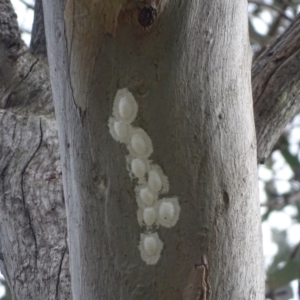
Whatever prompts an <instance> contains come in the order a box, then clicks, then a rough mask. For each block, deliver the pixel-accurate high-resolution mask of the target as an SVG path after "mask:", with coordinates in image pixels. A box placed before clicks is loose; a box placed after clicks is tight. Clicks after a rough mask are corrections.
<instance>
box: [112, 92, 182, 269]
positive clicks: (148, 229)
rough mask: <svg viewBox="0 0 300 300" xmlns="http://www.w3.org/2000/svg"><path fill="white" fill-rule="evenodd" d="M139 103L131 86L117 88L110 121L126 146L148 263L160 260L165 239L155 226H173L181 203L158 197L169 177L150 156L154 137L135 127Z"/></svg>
mask: <svg viewBox="0 0 300 300" xmlns="http://www.w3.org/2000/svg"><path fill="white" fill-rule="evenodd" d="M137 112H138V105H137V103H136V101H135V99H134V97H133V95H132V93H130V92H129V91H128V89H126V88H125V89H120V90H118V92H117V94H116V96H115V100H114V106H113V116H112V117H111V118H110V119H109V121H108V127H109V132H110V134H111V135H112V137H113V138H114V139H115V140H116V141H118V142H120V143H124V144H126V146H127V149H128V151H129V155H128V156H127V163H128V170H129V174H130V177H131V179H132V180H135V181H136V180H137V185H136V187H135V193H136V201H137V204H138V211H137V218H138V222H139V224H140V225H141V227H142V228H144V229H145V233H142V234H141V239H140V244H139V250H140V252H141V257H142V259H143V260H144V261H145V262H146V264H148V265H153V264H156V263H157V262H158V260H159V257H160V253H161V250H162V248H163V243H162V241H161V240H160V239H159V236H158V234H157V233H156V232H153V230H154V228H157V227H158V226H159V225H161V226H164V227H172V226H174V225H175V224H176V223H177V221H178V218H179V213H180V206H179V203H178V199H177V198H176V197H172V198H162V199H159V197H160V195H163V194H166V193H168V192H169V181H168V178H167V176H166V175H165V174H164V173H163V171H162V169H161V168H160V167H159V166H158V165H155V164H153V163H152V161H151V160H149V157H150V155H151V154H152V152H153V147H152V141H151V139H150V137H149V136H148V134H147V133H146V132H145V131H144V130H143V129H142V128H137V127H133V126H132V125H131V123H132V122H133V121H134V120H135V118H136V116H137Z"/></svg>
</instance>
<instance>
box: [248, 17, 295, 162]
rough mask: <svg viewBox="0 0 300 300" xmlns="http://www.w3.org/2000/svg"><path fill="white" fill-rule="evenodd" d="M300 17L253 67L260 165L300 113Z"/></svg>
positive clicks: (253, 89)
mask: <svg viewBox="0 0 300 300" xmlns="http://www.w3.org/2000/svg"><path fill="white" fill-rule="evenodd" d="M299 36H300V15H298V16H297V17H296V18H295V20H294V22H293V23H292V24H291V26H290V27H289V28H288V29H287V30H286V31H285V32H284V34H283V35H281V36H280V37H279V38H278V39H277V40H276V41H275V42H274V43H273V44H272V45H271V46H270V47H268V48H267V49H266V51H264V52H263V53H262V55H261V56H259V57H258V59H257V60H255V62H254V64H253V67H252V91H253V101H254V117H255V125H256V134H257V151H258V153H257V155H258V161H259V162H263V161H264V160H265V158H266V157H267V156H268V155H269V153H270V151H271V150H272V148H273V146H274V144H275V143H276V141H277V139H278V138H279V136H280V134H281V133H282V131H283V129H284V127H285V125H286V124H287V123H288V122H289V121H290V120H291V119H292V117H293V116H294V115H295V114H296V112H297V111H298V110H299V109H300V101H299V97H300V39H299Z"/></svg>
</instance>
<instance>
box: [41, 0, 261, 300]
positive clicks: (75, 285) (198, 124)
mask: <svg viewBox="0 0 300 300" xmlns="http://www.w3.org/2000/svg"><path fill="white" fill-rule="evenodd" d="M101 3H102V4H101ZM101 3H100V2H99V3H98V2H95V3H93V2H90V1H72V0H69V1H67V3H65V2H63V1H58V0H57V1H44V2H43V5H44V8H45V24H46V37H47V45H48V58H49V62H50V74H51V82H52V88H53V96H54V100H55V106H56V113H57V119H58V125H59V126H58V128H59V136H60V150H61V155H62V156H61V158H62V166H63V180H64V193H65V198H66V205H67V218H68V238H69V249H70V267H71V276H72V294H73V297H74V299H185V300H186V299H192V298H193V299H194V298H195V297H196V295H198V296H197V297H198V299H201V300H203V299H205V298H204V295H203V293H204V290H203V286H204V285H206V284H207V282H201V278H200V277H201V276H200V275H199V274H197V270H196V271H195V263H197V261H198V260H199V258H200V257H201V255H203V254H205V255H206V256H207V258H208V264H209V268H208V271H209V277H208V278H209V283H210V286H211V293H212V295H211V299H214V300H215V299H222V300H225V299H263V296H264V295H263V285H264V284H263V277H264V276H263V266H262V250H261V233H260V231H261V229H260V214H259V201H258V197H257V174H256V138H255V130H254V119H253V113H252V100H251V84H250V69H251V62H250V60H251V51H250V48H249V42H248V32H247V1H240V0H237V1H224V0H222V1H221V0H220V1H202V2H199V1H170V2H169V3H168V4H167V6H166V8H165V11H164V12H163V13H162V14H161V15H160V16H159V17H158V18H157V21H156V22H155V24H154V25H153V26H152V28H150V29H149V30H146V31H145V30H143V29H142V28H141V27H140V26H139V25H138V23H137V22H136V18H135V17H136V14H137V9H136V2H135V1H132V2H130V3H129V4H128V5H129V6H128V7H123V8H124V10H123V11H122V12H121V13H120V14H119V16H118V11H117V13H116V14H114V13H113V11H112V10H113V9H114V8H115V7H118V4H119V1H118V0H117V1H113V2H105V1H103V2H101ZM108 3H110V4H111V7H109V5H108ZM120 3H121V5H123V2H120ZM106 4H107V6H105V5H106ZM101 5H104V6H101ZM127 8H128V10H127ZM105 9H106V11H105V12H106V13H107V14H106V15H105V16H106V19H103V15H101V13H103V10H105ZM110 9H111V11H109V10H110ZM114 12H116V11H114ZM115 17H117V18H115ZM103 25H104V27H105V28H106V29H107V31H109V32H106V31H105V30H104V29H103ZM124 87H127V88H129V89H130V90H131V91H132V92H133V94H134V96H135V97H136V100H137V102H138V105H139V112H138V119H137V121H136V123H135V125H136V126H139V127H142V128H143V129H145V130H146V132H147V133H148V134H149V136H150V137H151V138H152V142H153V145H154V154H153V155H152V157H151V158H152V159H153V160H154V161H155V162H157V163H159V164H160V165H161V166H162V167H163V169H164V171H165V173H166V174H167V176H168V177H169V180H170V187H171V188H170V192H171V194H172V195H177V196H178V197H179V201H180V205H181V214H180V219H179V222H178V224H177V225H176V227H175V228H172V229H159V235H160V237H161V239H162V241H163V243H164V249H163V252H162V257H161V258H160V260H159V262H158V263H157V265H155V266H147V265H146V264H145V263H144V262H143V261H142V260H141V258H140V253H139V250H138V247H137V246H138V243H139V236H140V233H141V228H140V227H139V225H138V223H137V219H136V210H137V205H136V201H135V194H134V190H133V188H134V186H133V184H132V183H131V181H130V179H129V176H128V173H127V171H126V163H125V155H126V153H127V150H126V149H125V147H124V146H123V145H121V144H118V143H116V142H115V141H114V140H113V139H112V137H111V136H110V134H109V132H108V126H107V122H108V118H109V116H110V115H111V113H112V106H113V99H114V96H115V94H116V92H117V90H118V89H119V88H124ZM195 272H196V273H195ZM193 276H195V277H196V278H193ZM197 276H199V278H198V279H199V280H198V279H197ZM194 280H195V281H194ZM195 283H196V284H195ZM189 284H192V292H191V293H190V295H191V296H190V295H188V294H189V293H185V292H184V291H185V290H186V288H187V287H188V286H189ZM202 284H203V285H202ZM200 294H202V296H200ZM206 296H208V295H207V294H206Z"/></svg>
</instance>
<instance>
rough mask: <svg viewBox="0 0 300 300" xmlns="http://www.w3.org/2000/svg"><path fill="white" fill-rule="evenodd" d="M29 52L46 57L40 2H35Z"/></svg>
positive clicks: (38, 0) (42, 14)
mask: <svg viewBox="0 0 300 300" xmlns="http://www.w3.org/2000/svg"><path fill="white" fill-rule="evenodd" d="M30 50H31V52H32V53H34V54H41V55H47V48H46V37H45V26H44V12H43V3H42V0H35V6H34V20H33V25H32V32H31V42H30Z"/></svg>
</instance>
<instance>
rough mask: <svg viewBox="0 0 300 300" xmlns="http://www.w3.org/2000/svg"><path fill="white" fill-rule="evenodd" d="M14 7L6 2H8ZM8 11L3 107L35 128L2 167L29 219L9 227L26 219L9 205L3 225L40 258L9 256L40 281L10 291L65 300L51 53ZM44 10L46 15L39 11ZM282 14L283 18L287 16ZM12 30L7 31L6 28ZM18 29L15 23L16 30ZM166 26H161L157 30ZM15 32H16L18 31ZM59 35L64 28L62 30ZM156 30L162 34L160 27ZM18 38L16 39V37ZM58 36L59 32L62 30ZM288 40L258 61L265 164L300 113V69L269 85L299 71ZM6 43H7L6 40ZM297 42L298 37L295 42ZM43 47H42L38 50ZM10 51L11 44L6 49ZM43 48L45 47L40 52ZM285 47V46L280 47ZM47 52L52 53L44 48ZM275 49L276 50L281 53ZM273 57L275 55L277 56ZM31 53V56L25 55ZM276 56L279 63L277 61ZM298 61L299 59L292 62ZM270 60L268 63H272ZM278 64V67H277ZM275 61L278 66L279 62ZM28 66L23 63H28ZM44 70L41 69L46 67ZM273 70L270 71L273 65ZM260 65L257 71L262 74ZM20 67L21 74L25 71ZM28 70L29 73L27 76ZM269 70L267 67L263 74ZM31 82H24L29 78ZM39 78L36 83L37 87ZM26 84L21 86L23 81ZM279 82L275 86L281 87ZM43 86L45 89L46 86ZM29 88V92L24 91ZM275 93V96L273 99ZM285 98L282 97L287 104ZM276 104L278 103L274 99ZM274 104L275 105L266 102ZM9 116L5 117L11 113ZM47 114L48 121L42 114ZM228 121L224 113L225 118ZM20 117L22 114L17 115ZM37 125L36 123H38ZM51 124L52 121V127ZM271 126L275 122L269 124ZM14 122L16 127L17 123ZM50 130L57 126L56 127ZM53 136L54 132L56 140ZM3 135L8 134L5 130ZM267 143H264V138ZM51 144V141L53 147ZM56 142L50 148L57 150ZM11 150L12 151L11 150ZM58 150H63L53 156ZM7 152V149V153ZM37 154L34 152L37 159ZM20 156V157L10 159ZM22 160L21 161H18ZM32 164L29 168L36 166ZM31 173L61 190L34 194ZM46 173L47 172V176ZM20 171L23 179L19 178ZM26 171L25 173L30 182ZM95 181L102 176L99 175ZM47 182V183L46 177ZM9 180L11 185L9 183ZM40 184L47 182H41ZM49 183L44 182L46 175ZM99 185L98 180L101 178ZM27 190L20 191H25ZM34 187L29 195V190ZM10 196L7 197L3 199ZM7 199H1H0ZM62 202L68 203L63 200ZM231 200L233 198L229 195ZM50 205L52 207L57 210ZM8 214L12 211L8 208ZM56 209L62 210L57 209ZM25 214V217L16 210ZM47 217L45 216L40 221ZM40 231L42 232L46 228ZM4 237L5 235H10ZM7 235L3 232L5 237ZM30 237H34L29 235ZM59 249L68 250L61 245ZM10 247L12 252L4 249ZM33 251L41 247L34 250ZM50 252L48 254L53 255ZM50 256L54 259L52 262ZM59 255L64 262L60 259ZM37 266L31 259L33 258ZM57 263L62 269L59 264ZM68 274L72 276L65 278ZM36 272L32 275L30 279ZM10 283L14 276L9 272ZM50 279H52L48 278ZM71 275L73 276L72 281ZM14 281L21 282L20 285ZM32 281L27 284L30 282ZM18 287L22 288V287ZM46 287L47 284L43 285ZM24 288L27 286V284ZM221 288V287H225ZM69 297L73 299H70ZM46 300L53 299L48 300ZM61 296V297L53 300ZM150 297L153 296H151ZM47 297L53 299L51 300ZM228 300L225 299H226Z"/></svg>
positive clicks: (258, 108) (258, 121)
mask: <svg viewBox="0 0 300 300" xmlns="http://www.w3.org/2000/svg"><path fill="white" fill-rule="evenodd" d="M5 4H7V5H8V3H4V5H5ZM7 7H8V6H5V9H3V11H4V12H5V13H7V12H8V13H10V15H9V16H7V15H5V16H3V19H5V20H9V22H8V21H6V23H5V22H4V26H3V28H2V31H1V33H2V41H3V44H4V54H5V56H3V57H5V58H8V60H6V59H5V60H4V61H5V62H7V61H8V62H9V64H8V63H6V64H5V63H4V62H3V65H4V67H3V69H2V73H3V74H4V75H3V82H4V83H3V86H4V87H5V88H4V91H5V92H6V94H5V96H4V97H3V98H2V99H3V103H4V106H3V107H4V108H5V113H6V114H7V111H9V112H10V113H11V112H13V113H14V114H15V115H17V116H18V117H20V115H21V116H22V115H23V114H24V115H25V116H26V117H25V120H27V119H28V116H30V119H31V120H30V121H31V123H30V126H28V128H27V130H28V133H27V134H22V138H23V139H24V141H22V142H20V139H19V140H18V139H17V138H16V137H15V134H14V131H13V133H10V136H11V137H13V139H11V140H12V141H11V142H10V143H8V145H9V146H7V142H6V147H7V148H6V152H7V153H9V154H10V155H11V156H9V155H8V154H7V156H8V158H7V160H5V163H3V165H4V167H3V170H4V171H3V172H2V173H1V174H3V175H2V178H4V179H3V182H4V184H3V186H4V187H5V188H3V199H15V198H13V197H12V196H9V195H14V196H15V195H17V196H16V199H19V198H22V202H23V206H22V209H23V210H24V220H22V222H23V223H22V224H18V226H17V225H14V226H12V225H11V224H8V225H7V224H5V223H6V222H7V219H8V217H7V216H8V215H9V216H10V218H9V219H10V220H9V221H10V222H12V221H13V222H14V221H15V220H14V218H12V217H11V216H12V215H13V213H14V214H15V215H16V217H18V219H20V212H19V211H20V210H21V211H22V209H21V208H19V211H18V210H16V209H15V207H11V210H7V208H6V206H5V207H4V208H3V211H4V212H5V213H6V214H3V216H2V223H1V224H2V228H8V230H7V232H8V233H7V238H8V239H9V237H10V236H11V227H13V228H15V229H16V231H18V234H17V233H16V232H14V233H13V234H14V236H16V237H17V238H16V240H15V241H14V242H16V241H19V240H18V237H19V238H20V241H21V242H20V244H24V240H25V241H27V244H26V245H28V240H29V241H30V237H29V236H28V231H31V235H32V238H31V240H32V242H31V243H29V245H31V247H32V248H30V247H27V249H24V251H25V250H27V251H28V250H29V251H28V252H29V253H26V255H25V256H24V257H27V258H29V257H31V256H32V254H33V253H34V254H35V255H34V256H33V259H32V262H29V265H30V267H29V266H28V259H27V260H26V259H25V261H26V266H25V267H24V265H23V264H22V263H23V260H24V259H20V261H18V263H17V264H13V263H14V262H13V260H14V259H15V257H14V256H13V255H10V257H11V260H12V262H11V264H12V265H13V266H12V267H11V269H10V266H9V267H8V265H9V264H8V262H7V260H4V262H5V266H6V268H8V271H9V272H10V273H11V274H18V272H16V270H18V269H19V270H21V271H20V274H22V276H23V277H22V278H31V277H27V273H26V272H24V270H25V271H26V270H28V272H29V273H30V272H31V273H34V279H33V280H32V282H34V283H36V284H32V286H31V287H30V288H29V287H28V285H24V279H23V281H22V282H21V283H20V282H19V280H20V279H19V278H18V276H15V275H11V276H10V277H11V280H12V282H11V283H10V285H11V286H13V287H14V290H17V289H20V291H19V293H20V294H19V295H22V299H24V295H28V297H30V296H31V297H32V296H35V297H36V298H42V294H41V293H45V294H44V295H45V296H46V295H47V297H48V298H49V295H51V297H53V299H56V298H59V299H69V298H68V297H69V296H68V292H67V291H68V288H69V282H68V277H66V276H68V274H67V271H66V270H67V261H68V256H67V254H68V252H67V250H66V242H65V235H64V234H56V235H57V236H56V238H57V240H52V238H53V230H54V231H57V230H58V231H60V232H61V233H64V232H65V231H64V226H63V225H62V224H60V225H59V226H58V225H57V224H55V225H56V226H55V228H52V229H51V232H48V231H47V230H49V228H48V227H49V226H48V225H49V224H53V223H54V222H53V219H52V220H50V219H48V220H47V218H46V217H45V216H48V217H51V218H53V217H54V219H55V220H57V215H59V218H58V219H61V220H62V222H64V221H65V220H64V211H63V207H62V206H61V204H62V201H58V203H56V202H54V203H53V202H52V201H51V199H55V198H56V200H57V199H59V198H58V197H57V195H53V194H52V192H53V190H56V192H58V193H61V188H58V187H59V182H58V179H60V168H59V165H58V164H57V163H55V164H54V166H55V167H54V170H53V169H51V170H50V171H48V168H49V165H50V164H51V166H52V167H53V161H57V159H58V156H57V144H56V145H55V146H53V139H54V140H55V138H54V136H55V133H54V132H55V127H54V126H55V124H54V122H53V110H52V107H51V98H50V96H51V95H50V93H45V91H49V82H48V78H47V64H46V63H44V58H43V55H44V54H45V51H43V50H39V49H43V45H45V44H44V42H43V30H36V31H37V32H34V34H33V42H32V44H31V52H32V53H34V54H35V55H34V56H33V55H30V53H28V51H27V50H26V49H25V46H24V45H23V44H22V42H21V41H20V40H19V36H18V32H17V31H16V24H15V23H14V18H13V17H14V16H13V14H12V11H11V10H9V9H7ZM36 9H38V5H36ZM39 11H40V10H39ZM281 15H282V14H281ZM36 16H38V18H36V21H35V24H39V23H38V22H41V18H40V16H41V14H36ZM37 19H40V21H38V20H37ZM7 25H9V26H8V29H9V30H7ZM12 25H13V26H12ZM156 26H159V25H156ZM36 28H38V29H40V28H41V27H40V26H36ZM14 30H15V32H14ZM296 30H297V23H295V26H294V30H290V36H289V35H288V34H287V37H289V38H290V40H293V38H294V37H295V36H296V33H297V31H296ZM57 32H59V30H58V31H57ZM154 32H155V28H154ZM3 33H6V34H7V37H6V36H5V34H3ZM14 34H15V36H14ZM57 34H58V33H57ZM143 34H144V33H142V34H141V36H143ZM149 36H150V37H151V34H149ZM287 37H285V38H283V39H282V41H281V42H280V41H279V42H277V43H275V45H274V46H273V48H272V49H273V50H272V51H273V52H272V51H271V50H270V51H269V52H268V53H267V54H266V55H265V57H264V56H263V57H262V59H261V60H260V61H258V63H257V64H256V65H255V66H254V67H253V70H254V72H253V78H254V79H253V82H254V90H255V91H256V96H255V92H254V99H255V100H257V101H256V102H255V103H256V106H255V109H256V110H255V116H256V125H257V131H258V132H257V133H258V138H259V137H260V136H262V138H261V139H259V140H258V146H259V147H261V148H259V147H258V149H259V151H258V157H259V160H260V161H262V160H263V159H264V157H266V156H267V154H268V152H269V151H270V148H271V147H272V145H273V143H274V141H275V140H276V139H277V137H278V135H279V133H280V131H281V129H282V128H283V126H284V125H285V123H286V122H287V120H288V119H289V118H290V117H291V116H292V115H293V114H294V113H295V110H296V109H297V108H298V107H297V103H296V101H295V99H297V93H296V91H297V88H296V87H295V82H296V83H297V72H296V71H295V72H294V73H293V80H292V83H293V85H292V84H291V82H288V77H287V75H288V74H286V76H285V78H287V80H286V81H287V82H286V85H283V88H282V89H281V90H278V91H274V88H273V87H274V82H275V83H276V82H277V83H278V80H279V79H278V78H277V81H276V76H273V78H274V82H273V83H272V81H271V83H272V84H273V85H271V87H272V88H269V89H268V85H269V84H270V80H269V76H270V75H268V74H274V73H275V74H276V72H274V70H278V69H279V70H280V67H281V66H284V67H285V68H286V69H287V70H290V67H291V66H293V63H295V61H296V60H295V58H294V57H293V55H295V50H291V51H290V53H288V54H286V55H285V56H284V57H283V58H282V55H280V51H282V52H284V53H285V52H286V51H285V50H286V47H287V46H289V45H290V44H289V43H288V42H289V40H288V39H287ZM5 38H7V39H5ZM147 38H148V34H146V38H145V39H147ZM294 40H295V39H294ZM37 45H39V46H37ZM5 46H6V47H5ZM40 46H42V47H40ZM280 46H281V48H280ZM294 46H295V47H294V48H293V47H292V49H295V48H296V47H297V44H295V45H294ZM44 49H45V48H44ZM274 49H275V50H274ZM270 53H271V55H270ZM25 55H26V56H25ZM20 57H22V59H20ZM24 57H26V58H27V57H28V59H29V58H30V59H31V58H33V60H34V63H32V64H30V63H29V60H28V59H26V60H25V61H24ZM274 57H275V58H276V59H274ZM278 57H280V58H281V59H279V60H278ZM291 57H292V58H294V59H291ZM268 59H269V61H268ZM270 61H271V63H270ZM274 61H275V62H274ZM22 63H23V64H22ZM42 63H43V65H42V66H40V64H42ZM26 66H29V68H26ZM266 66H268V67H266ZM255 67H256V69H255ZM20 69H21V71H20ZM24 69H25V71H24ZM262 70H264V71H263V72H262ZM35 72H36V75H34V73H35ZM15 74H20V75H19V76H20V77H21V79H22V80H19V82H18V84H16V85H12V82H13V81H14V80H15V79H16V77H18V76H16V75H15ZM280 74H281V77H282V72H281V73H279V72H278V77H279V75H280ZM23 78H25V79H23ZM35 80H36V82H34V81H35ZM255 80H256V82H258V86H257V87H256V86H255ZM20 81H21V83H20ZM275 85H276V84H275ZM7 87H9V88H10V89H8V88H7ZM41 87H43V88H41ZM25 88H26V89H25ZM292 88H293V93H290V91H291V89H292ZM276 92H277V93H278V95H277V94H276ZM283 92H285V93H286V94H287V96H286V97H281V96H282V93H283ZM270 93H273V94H271V95H270ZM290 94H291V95H292V97H290ZM25 95H28V97H27V98H26V97H24V96H25ZM278 97H280V100H281V104H282V107H283V108H286V109H285V110H284V113H282V112H279V113H278V112H277V113H276V111H274V110H273V111H272V107H273V106H274V102H272V101H271V100H272V99H274V98H275V99H276V98H277V99H278ZM282 98H283V99H282ZM270 99H271V100H270ZM266 100H268V101H266ZM265 111H267V112H268V114H267V115H266V114H265V115H264V112H265ZM6 114H5V115H6ZM35 115H36V116H37V117H36V120H33V116H35ZM41 116H42V117H41ZM220 116H221V115H220ZM13 117H15V116H13ZM3 120H5V118H3ZM32 120H33V121H32ZM46 121H47V122H46ZM270 121H271V122H270ZM272 121H273V122H274V123H275V125H276V126H270V127H271V128H269V127H267V126H265V125H267V124H269V123H270V124H274V123H272ZM20 122H21V123H22V128H23V130H24V132H26V130H25V129H26V126H24V125H23V123H24V122H25V121H24V120H23V119H22V120H21V121H20ZM35 122H36V123H37V124H39V126H37V128H39V130H40V131H38V130H37V131H36V134H34V136H33V135H32V132H35V131H34V125H33V124H32V123H35ZM7 124H9V125H7V126H6V127H5V126H3V131H5V134H8V133H9V131H8V128H7V127H12V128H13V129H14V128H16V127H17V125H15V126H10V125H11V121H7ZM13 124H15V123H13ZM12 128H10V130H12ZM49 128H50V129H49ZM265 128H267V130H265ZM37 132H39V133H40V134H38V133H37ZM45 132H48V134H45ZM49 132H51V134H50V137H49V136H48V135H49ZM27 135H28V138H31V139H36V141H34V140H32V142H31V144H32V145H33V146H32V149H33V150H32V151H30V150H29V151H27V150H28V149H26V151H25V150H24V151H20V154H19V155H17V154H16V153H15V152H16V151H12V150H13V149H14V148H16V146H13V144H15V145H18V149H17V150H20V145H22V144H24V147H28V145H29V143H28V140H25V138H24V136H27ZM3 136H4V133H3ZM266 136H267V137H268V138H265V137H266ZM49 140H51V141H52V143H51V142H49ZM50 145H51V146H50ZM45 148H46V149H47V151H45ZM4 150H5V148H4ZM54 150H56V151H54ZM40 151H44V152H43V154H42V155H40V156H41V157H40V161H43V162H44V165H46V166H43V164H42V163H40V161H38V162H37V163H36V165H37V166H39V167H40V166H42V167H41V168H42V169H41V171H40V172H37V167H36V168H35V167H34V166H35V162H34V159H36V157H38V156H39V155H37V154H38V153H39V152H40ZM25 152H26V153H27V154H28V155H29V158H28V157H27V158H26V157H25V158H22V159H23V160H24V166H23V167H22V163H21V161H22V159H21V156H24V153H25ZM4 153H5V151H4ZM33 153H34V154H35V155H33ZM47 155H54V156H55V159H54V158H51V159H50V163H49V161H48V160H49V158H47ZM3 157H5V155H3ZM11 157H13V158H11ZM14 160H15V164H14V163H13V162H14ZM16 165H18V166H19V169H20V171H19V174H18V168H16ZM120 165H121V167H123V165H122V163H121V162H120ZM29 167H30V168H29ZM8 170H11V173H9V172H8ZM28 170H30V171H31V172H32V174H33V173H34V174H33V175H32V176H33V178H34V183H35V182H38V180H37V177H38V175H39V174H49V178H50V179H49V182H51V184H53V181H54V183H55V184H54V185H55V186H56V187H55V188H54V187H53V186H52V187H51V188H50V191H49V186H47V187H46V190H45V191H44V192H43V193H41V191H39V190H38V189H36V190H37V191H38V193H37V195H31V194H30V192H32V189H31V190H30V188H29V187H30V185H32V186H33V181H31V182H30V181H29V180H28V178H29V177H30V172H29V174H28ZM45 170H47V172H46V171H45ZM12 174H16V177H21V182H18V181H16V182H13V183H11V184H10V185H8V184H7V182H10V181H11V179H10V180H7V179H6V178H12V176H13V175H12ZM20 174H21V175H20ZM24 174H25V175H26V176H25V177H24ZM96 176H98V175H97V174H96ZM24 178H25V179H26V180H27V181H28V183H27V185H26V184H24V183H26V180H24ZM46 178H48V177H47V176H46ZM5 179H6V180H5ZM38 179H39V180H40V178H38ZM43 179H44V181H45V178H43ZM95 180H98V179H97V178H96V179H95ZM44 181H40V184H39V185H40V189H41V190H42V189H43V188H45V182H44ZM19 186H21V188H20V187H19ZM12 187H14V189H15V190H16V191H14V192H11V191H12V190H13V189H12ZM18 188H19V190H21V191H20V192H19V194H20V195H21V196H19V198H18ZM27 189H28V190H27ZM8 190H9V191H10V192H11V194H8V193H7V191H8ZM41 194H43V196H42V197H41V196H40V195H41ZM4 196H5V197H6V198H4ZM1 199H2V198H1ZM31 199H33V200H34V199H35V201H37V199H42V200H43V203H46V204H47V205H46V204H45V205H44V206H45V210H44V211H42V212H41V211H39V210H41V205H39V207H38V211H36V212H35V210H34V208H36V204H35V205H34V203H33V204H32V203H31ZM45 199H50V201H49V202H50V203H51V204H52V205H50V204H49V203H48V201H46V200H45ZM60 199H62V198H60ZM224 199H226V195H225V198H224ZM12 203H14V204H15V205H16V204H17V201H14V202H12ZM50 208H51V209H50ZM5 209H6V210H5ZM57 210H58V211H59V212H57ZM17 212H18V213H17ZM41 215H42V217H41ZM44 223H45V224H47V226H45V228H43V226H42V225H43V224H44ZM24 224H28V226H29V228H30V230H27V231H26V230H25V229H26V228H27V227H28V226H26V225H24ZM19 227H20V228H22V229H24V232H23V231H22V230H21V231H20V228H19ZM39 229H41V230H39ZM3 231H4V232H5V230H3ZM45 232H48V234H45ZM2 233H3V232H1V234H2ZM26 234H27V235H26ZM4 236H5V234H3V240H5V239H4ZM47 237H48V238H49V240H47ZM58 245H61V246H59V247H58ZM5 246H6V247H5ZM5 246H4V247H3V249H4V251H3V252H4V254H5V255H4V257H7V256H8V254H7V252H6V253H5V251H7V250H10V248H12V249H13V247H12V246H11V245H10V244H9V243H8V244H7V245H5ZM32 249H35V250H33V251H32ZM46 249H47V250H46ZM45 251H47V252H48V253H50V256H49V255H46V254H45ZM21 252H22V251H21ZM49 257H50V258H51V259H49ZM56 257H58V258H56ZM46 258H47V259H48V262H45V261H43V260H45V259H46ZM52 260H53V261H54V262H55V261H56V262H57V264H54V268H53V269H52V270H51V271H50V272H49V270H48V269H47V272H45V271H44V274H43V276H39V274H41V266H42V265H44V266H47V264H48V265H49V264H51V265H53V262H52ZM29 261H30V259H29ZM55 266H56V267H55ZM32 270H36V271H35V272H32ZM64 272H66V273H64ZM28 275H30V274H28ZM6 276H7V277H8V278H9V276H8V275H6ZM45 278H46V279H45ZM65 278H67V279H65ZM50 279H51V280H54V281H55V285H53V284H52V287H54V286H55V287H56V290H55V292H54V291H51V290H50V291H49V290H47V289H45V291H41V290H40V286H45V283H44V282H45V280H47V282H48V283H49V286H50ZM64 279H65V281H64ZM14 281H15V282H16V283H14ZM26 281H28V280H27V279H26ZM18 283H19V285H17V284H18ZM43 284H44V285H43ZM24 286H25V287H24ZM24 289H25V290H26V292H24ZM220 290H221V289H220ZM64 293H66V294H64ZM223 296H224V294H223ZM47 297H46V298H47ZM54 297H56V298H54ZM149 297H150V299H151V296H149ZM46 298H45V299H46ZM48 298H47V299H48ZM222 299H224V298H222Z"/></svg>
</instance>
